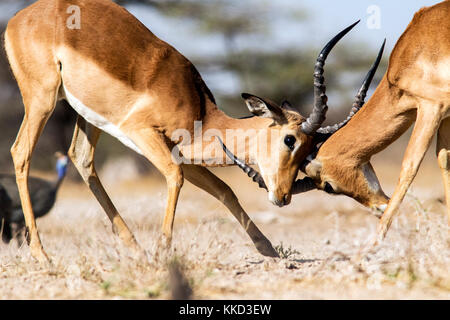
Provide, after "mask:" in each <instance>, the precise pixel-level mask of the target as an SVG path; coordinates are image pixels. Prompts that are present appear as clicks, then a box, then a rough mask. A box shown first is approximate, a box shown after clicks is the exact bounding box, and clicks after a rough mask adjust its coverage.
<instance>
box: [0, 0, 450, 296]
mask: <svg viewBox="0 0 450 320" xmlns="http://www.w3.org/2000/svg"><path fill="white" fill-rule="evenodd" d="M8 2H9V4H8ZM31 2H33V1H20V0H11V1H9V0H4V1H1V2H0V9H1V10H0V21H1V20H2V21H4V22H5V21H7V20H9V18H10V17H11V16H12V14H14V13H15V11H16V10H18V9H19V7H20V6H22V5H25V4H26V5H28V4H30V3H31ZM127 2H129V1H121V3H123V4H126V3H127ZM132 2H133V3H134V4H132V5H127V6H126V8H127V9H128V10H130V11H131V12H132V13H133V14H134V15H136V16H137V17H138V18H139V20H141V21H142V22H144V24H146V25H147V26H148V27H149V28H150V30H152V31H153V32H155V34H156V35H157V36H158V37H159V38H161V39H163V40H164V41H167V42H168V43H170V44H173V45H174V46H175V48H176V49H177V50H179V51H180V52H182V53H183V54H185V55H186V56H187V57H188V58H189V60H191V61H192V62H193V63H194V65H195V66H197V67H198V68H199V71H200V73H201V75H202V78H203V79H205V81H206V84H207V85H208V87H210V88H211V89H212V92H214V95H215V98H216V99H217V103H218V105H219V106H220V107H221V108H223V110H224V111H225V112H226V113H227V114H229V115H232V116H233V117H241V116H247V115H249V114H250V113H249V112H248V109H247V108H246V107H245V106H244V104H243V101H242V98H241V97H240V93H241V92H251V93H254V94H256V95H258V96H261V97H270V98H273V99H274V100H275V101H276V102H280V101H282V100H283V99H288V100H289V101H290V102H291V103H292V105H294V106H295V107H298V108H300V112H301V113H302V114H304V115H308V114H309V112H310V111H311V102H312V93H313V84H312V73H313V66H312V64H313V63H314V61H315V59H316V58H317V53H318V52H319V51H320V48H321V46H322V45H323V44H324V43H326V41H327V40H328V39H330V38H331V37H332V36H333V35H334V34H336V33H337V32H338V31H339V30H340V29H341V28H342V27H343V26H346V25H350V24H351V23H352V22H354V21H356V20H358V19H362V21H361V22H360V24H359V25H358V27H356V28H354V29H353V30H352V31H351V33H350V34H349V35H348V36H346V37H345V39H343V40H342V41H341V42H340V43H339V44H338V45H337V46H336V48H335V49H333V51H332V53H331V55H330V58H329V59H328V61H327V65H326V71H325V78H326V84H327V88H328V90H327V94H328V96H329V98H330V99H329V100H330V103H329V106H330V108H329V112H328V114H327V121H328V122H327V123H325V125H327V124H333V123H336V122H339V121H341V120H342V119H344V118H345V117H346V115H347V114H348V108H349V106H350V105H351V103H352V101H353V99H354V95H355V92H356V90H357V89H358V88H359V86H360V85H361V80H362V78H363V77H364V74H365V73H366V72H367V69H368V67H369V66H370V64H371V63H372V62H373V61H374V59H375V56H376V52H377V50H378V48H379V46H380V44H381V42H382V41H383V38H384V37H386V38H387V44H386V49H385V53H384V60H383V61H382V62H381V64H380V67H379V71H378V72H377V74H376V75H375V78H374V81H373V83H374V85H373V86H372V89H371V90H369V93H368V96H369V97H370V96H371V95H372V92H373V89H374V88H375V87H376V85H377V84H378V83H379V81H380V79H381V76H382V75H383V73H384V72H385V70H386V59H387V58H388V57H389V55H390V53H391V50H392V48H393V45H394V44H395V42H396V41H397V39H398V38H399V36H400V35H401V33H402V32H403V31H404V29H405V28H406V26H407V24H408V23H409V21H410V20H411V19H412V17H413V14H414V12H416V11H417V10H419V9H420V8H421V7H422V6H424V5H432V4H435V3H436V1H408V2H407V3H406V2H392V1H380V0H376V1H357V2H356V1H355V2H351V1H346V2H336V3H335V2H326V5H318V2H317V1H308V0H305V1H302V2H297V1H295V2H292V1H283V0H282V1H276V2H260V1H254V2H252V1H250V2H247V1H246V2H242V1H234V0H230V1H226V2H225V1H219V2H216V1H207V2H205V1H197V0H194V1H189V2H184V1H162V2H160V1H151V0H150V1H145V3H148V4H149V5H143V4H142V5H139V4H137V2H135V1H132ZM319 3H320V2H319ZM166 4H167V5H166ZM263 4H264V5H263ZM195 5H198V6H196V7H194V6H195ZM373 5H375V6H378V8H379V9H380V13H381V14H380V16H381V25H380V29H377V28H376V24H371V23H372V21H373V19H372V17H375V16H376V15H375V16H374V11H373V10H368V9H369V7H371V6H373ZM175 7H176V10H174V9H173V8H175ZM192 8H194V9H192ZM369 11H370V12H369ZM250 12H251V13H252V16H251V19H249V13H250ZM305 13H306V14H307V16H308V18H307V19H306V20H305ZM229 22H232V23H229ZM369 25H370V28H369ZM374 27H375V28H374ZM0 51H1V50H0ZM0 83H1V85H0V110H1V112H0V127H1V129H2V139H0V154H1V156H0V163H1V169H0V170H2V171H6V172H10V173H13V165H12V160H11V156H10V153H9V148H10V146H11V145H12V143H13V142H14V139H15V135H16V133H17V129H18V128H19V126H20V123H21V121H22V117H23V106H22V105H21V98H20V94H19V91H18V90H17V88H15V87H14V83H15V82H14V80H13V79H12V78H11V75H10V72H8V67H7V65H5V64H4V60H2V59H0ZM68 114H70V115H71V116H70V117H68V116H67V115H68ZM74 123H75V118H74V117H73V111H72V108H70V107H69V106H67V105H66V106H64V105H63V106H61V105H58V106H57V107H56V108H55V113H54V114H53V115H52V117H51V118H50V120H49V122H48V124H47V126H46V128H45V129H44V132H43V134H42V137H41V139H40V140H39V143H38V145H37V146H36V150H35V152H34V156H33V162H32V167H31V171H32V175H37V176H43V177H44V178H46V179H52V178H53V159H52V155H53V153H54V151H56V150H61V149H62V150H68V147H69V144H70V141H71V140H70V138H71V136H72V133H73V125H74ZM404 136H405V138H403V137H402V138H400V139H399V140H397V141H396V142H395V143H393V144H392V145H391V146H390V147H388V148H387V149H386V150H385V151H383V152H381V153H380V154H378V155H375V156H374V157H373V158H372V160H371V163H372V165H373V167H374V169H375V170H376V173H377V175H378V177H379V179H380V181H381V183H382V186H383V190H384V191H385V192H386V194H388V195H390V194H392V192H393V189H394V187H395V184H396V182H397V177H398V172H399V169H400V165H401V157H402V155H403V151H404V149H405V144H406V143H407V140H408V138H409V135H408V134H405V135H404ZM96 167H97V169H98V172H99V173H98V174H99V176H100V178H101V180H102V182H103V183H104V186H105V188H106V189H107V191H108V194H109V195H110V196H111V198H112V199H114V204H115V205H116V208H117V209H118V211H120V212H121V214H122V216H123V217H124V218H125V220H126V222H127V224H128V225H129V227H130V229H131V230H133V232H134V234H135V236H136V239H137V241H138V242H139V243H140V245H141V246H142V247H144V248H146V249H148V251H149V253H150V257H152V264H151V265H145V264H143V260H142V259H138V258H135V257H133V256H131V257H130V254H129V251H128V250H126V249H125V248H124V247H123V244H122V243H121V241H119V240H118V239H117V238H116V237H114V236H113V234H112V233H111V231H110V225H111V224H110V222H109V220H108V218H107V216H106V215H105V214H104V213H103V210H102V208H101V207H100V206H99V205H98V204H97V201H96V200H95V198H94V197H92V194H91V193H90V191H89V189H88V188H86V186H85V185H84V183H83V182H82V181H81V180H80V179H79V178H78V177H79V174H78V172H77V171H76V169H75V167H74V166H72V165H71V166H70V167H69V171H68V180H67V181H65V184H64V185H63V186H62V188H61V190H60V194H59V198H58V201H57V203H56V205H55V208H54V209H53V210H52V212H50V214H49V215H48V216H46V217H45V218H41V219H40V220H38V221H37V224H38V227H39V230H40V231H41V237H42V241H43V244H44V246H45V248H46V249H47V250H48V253H49V254H50V255H51V257H52V258H53V262H54V263H53V266H51V268H46V267H41V266H39V265H37V264H35V263H33V261H32V259H30V257H29V250H28V248H27V246H26V245H23V246H18V245H17V244H16V243H14V242H13V243H11V244H10V245H9V246H5V245H2V244H0V270H1V271H0V272H1V274H2V276H1V277H0V288H1V289H0V296H1V298H14V297H17V298H36V297H40V298H45V297H47V298H55V297H66V298H78V299H79V298H89V297H90V298H111V297H126V298H133V297H138V298H148V297H159V298H165V297H170V290H168V283H167V277H166V275H167V273H166V270H167V265H166V263H167V261H168V260H167V258H168V257H173V256H176V257H177V261H178V262H180V263H182V264H183V266H184V267H183V271H184V272H185V274H186V276H187V277H188V279H189V281H188V283H190V284H191V286H192V289H193V294H194V297H205V298H214V297H215V298H244V297H247V298H271V297H272V298H314V297H315V298H318V297H322V298H352V297H353V298H354V297H358V298H416V297H422V298H430V297H433V298H440V297H443V298H445V297H448V291H447V289H446V288H448V279H449V274H448V261H449V260H448V259H449V253H448V245H447V242H446V241H447V237H448V233H447V230H448V229H447V227H446V211H445V210H446V208H445V204H443V203H442V201H445V200H444V198H443V195H444V193H443V190H442V183H441V181H440V180H439V174H440V173H439V168H438V167H437V166H436V157H435V155H434V150H431V151H430V152H429V153H428V154H427V156H426V158H425V160H424V162H423V163H422V165H421V170H419V172H418V175H417V176H416V178H415V180H414V182H413V185H412V188H411V189H410V192H409V193H408V194H407V197H406V198H405V200H404V201H403V204H402V206H401V208H400V211H401V214H400V215H399V216H398V218H397V219H395V220H394V223H393V225H392V228H391V232H389V233H388V238H389V239H388V241H386V242H384V243H383V244H382V245H381V248H380V250H379V251H377V253H376V254H375V255H373V256H371V259H370V261H364V262H363V264H362V265H361V269H358V267H357V266H354V265H353V264H352V263H351V261H350V260H348V259H347V255H349V256H352V255H353V254H354V253H355V252H356V251H358V250H359V247H360V245H361V243H363V242H365V241H366V240H367V239H368V238H369V237H371V236H372V235H373V234H374V232H375V229H374V228H375V226H376V224H377V222H378V219H376V218H375V217H373V216H371V215H368V214H365V213H364V212H365V211H366V210H365V208H364V207H363V206H361V205H358V203H357V202H356V201H353V200H352V199H350V198H348V197H345V196H333V197H331V196H329V195H327V194H326V193H324V192H322V191H320V192H319V191H312V192H309V193H307V194H304V195H298V196H294V197H293V198H292V203H291V205H289V206H285V207H283V208H281V209H280V208H277V207H275V206H273V205H272V204H271V203H270V202H269V201H267V193H266V191H264V190H258V189H257V188H255V186H254V184H253V183H252V182H251V181H250V179H247V178H246V177H242V173H241V172H240V170H239V169H238V168H223V169H222V168H217V169H213V170H212V171H213V173H214V174H215V175H217V176H218V177H220V179H221V180H223V181H224V182H226V183H227V184H228V185H230V187H231V188H232V189H233V190H234V191H235V192H236V194H237V195H238V197H239V201H240V203H241V204H242V207H244V208H246V210H247V212H248V214H249V215H250V216H251V217H252V219H253V220H254V221H255V223H256V224H257V225H258V226H259V227H261V230H263V231H264V233H265V234H266V235H267V236H268V238H270V239H271V240H272V241H273V242H274V243H273V244H274V245H275V248H276V250H277V252H278V253H279V254H280V256H281V257H284V258H283V259H276V260H274V261H272V260H270V259H269V260H263V259H262V257H261V256H260V255H259V253H258V252H257V251H256V250H255V249H254V246H253V244H252V243H251V242H249V241H248V238H247V235H246V234H245V233H244V232H242V229H241V228H240V226H239V223H238V222H237V221H235V219H234V217H232V216H231V215H229V212H228V209H227V208H226V207H225V206H222V204H221V203H219V202H218V201H217V200H216V199H214V198H212V197H210V196H209V195H208V194H207V193H204V192H199V191H198V189H197V188H196V187H194V186H192V185H191V184H190V183H185V184H184V187H183V191H182V192H181V194H180V201H181V202H180V203H181V205H180V206H178V209H177V217H176V222H175V223H176V232H175V233H174V235H173V240H172V241H173V243H174V246H173V248H172V249H170V250H169V251H168V253H169V254H168V253H167V252H165V251H161V250H159V249H158V248H160V247H161V246H160V244H159V243H158V239H159V236H160V226H161V222H162V214H161V213H162V212H164V208H165V205H166V200H165V195H166V192H165V180H164V177H162V176H161V175H160V174H159V173H158V172H157V171H155V170H153V168H152V167H151V166H150V165H148V161H147V160H146V159H144V158H143V157H141V156H140V155H138V154H136V153H134V152H133V151H129V149H127V148H126V147H125V146H123V145H122V144H121V143H120V142H116V139H114V138H112V137H110V136H109V135H102V136H101V137H100V139H99V142H98V147H97V149H96ZM436 179H437V180H436Z"/></svg>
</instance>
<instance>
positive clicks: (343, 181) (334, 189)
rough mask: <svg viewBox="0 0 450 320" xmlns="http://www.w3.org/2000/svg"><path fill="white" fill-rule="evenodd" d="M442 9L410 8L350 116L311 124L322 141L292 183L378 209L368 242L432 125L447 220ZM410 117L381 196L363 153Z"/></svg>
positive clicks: (387, 140)
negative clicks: (391, 183)
mask: <svg viewBox="0 0 450 320" xmlns="http://www.w3.org/2000/svg"><path fill="white" fill-rule="evenodd" d="M449 17H450V1H448V0H447V1H444V2H441V3H439V4H436V5H434V6H432V7H428V8H423V9H421V10H420V11H418V12H417V13H416V14H415V16H414V18H413V20H412V21H411V23H410V24H409V26H408V28H407V29H406V31H405V32H404V33H403V35H402V36H401V37H400V39H399V40H398V42H397V44H396V45H395V47H394V50H393V51H392V54H391V56H390V60H389V67H388V70H387V72H386V74H385V75H384V77H383V79H382V80H381V82H380V84H379V85H378V87H377V89H376V91H375V92H374V94H373V96H372V97H371V98H370V100H369V101H368V102H367V103H366V104H365V105H364V107H363V108H361V106H362V104H361V105H358V103H356V104H355V105H354V107H353V109H352V111H351V114H350V117H349V118H351V121H348V120H346V121H344V122H343V123H341V124H339V125H336V126H333V127H328V128H322V129H321V130H318V133H322V134H324V136H323V138H322V139H320V140H322V141H324V140H326V141H325V142H324V143H323V145H321V146H320V148H319V150H318V151H316V152H314V153H313V154H312V155H311V156H310V157H308V159H307V161H305V162H304V163H303V164H302V166H301V169H303V170H304V172H306V174H307V175H308V177H306V178H305V179H302V180H297V181H296V183H295V184H294V186H293V190H292V192H293V193H300V192H304V191H307V190H311V189H314V188H319V189H322V190H326V191H327V192H331V193H340V194H346V195H348V196H350V197H352V198H354V199H355V200H357V201H359V202H360V203H362V204H363V205H365V206H368V207H371V208H377V209H380V211H384V213H383V215H382V216H381V220H380V223H379V226H378V231H377V237H376V239H375V241H374V242H373V245H375V244H376V243H377V242H378V241H381V240H382V239H383V238H384V237H385V235H386V232H387V230H388V229H389V226H390V224H391V222H392V219H393V216H394V214H395V213H396V211H397V209H398V207H399V205H400V203H401V201H402V200H403V198H404V196H405V194H406V191H407V190H408V187H409V185H410V184H411V182H412V181H413V179H414V177H415V175H416V173H417V170H418V168H419V165H420V163H421V161H422V159H423V157H424V155H425V152H426V151H427V149H428V147H429V145H430V143H431V140H432V138H433V136H434V135H435V134H436V133H437V147H436V155H437V158H438V163H439V166H440V168H441V171H442V176H443V180H444V187H445V195H446V201H447V211H448V218H449V223H450V176H449V168H450V117H449V114H448V110H449V106H450V85H449V84H450V19H449ZM359 109H361V110H360V111H359V112H358V110H359ZM356 112H358V113H357V114H355V113H356ZM353 115H354V116H353ZM414 121H415V122H416V123H415V125H414V130H413V133H412V136H411V138H410V140H409V144H408V147H407V149H406V152H405V155H404V159H403V162H402V169H401V172H400V178H399V181H398V184H397V187H396V189H395V191H394V194H393V196H392V199H391V200H390V201H389V198H388V197H386V195H385V194H384V193H383V191H382V190H381V187H380V185H379V182H378V179H377V177H376V175H375V172H374V171H373V168H372V165H371V164H370V162H369V161H370V158H371V157H372V155H374V154H376V153H378V152H380V151H382V150H383V149H385V148H386V147H387V146H388V145H390V144H391V143H392V142H394V141H395V140H396V139H397V138H399V137H400V136H401V135H402V134H403V133H404V132H405V131H406V130H407V129H408V128H409V127H410V126H411V125H412V123H413V122H414ZM347 122H348V123H347ZM388 203H389V204H388Z"/></svg>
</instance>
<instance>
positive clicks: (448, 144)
mask: <svg viewBox="0 0 450 320" xmlns="http://www.w3.org/2000/svg"><path fill="white" fill-rule="evenodd" d="M436 155H437V158H438V163H439V167H440V168H441V173H442V180H443V182H444V190H445V200H446V204H447V218H448V224H449V225H450V172H449V170H450V118H446V119H444V120H442V122H441V125H440V126H439V131H438V135H437V144H436Z"/></svg>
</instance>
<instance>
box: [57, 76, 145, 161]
mask: <svg viewBox="0 0 450 320" xmlns="http://www.w3.org/2000/svg"><path fill="white" fill-rule="evenodd" d="M62 88H63V91H64V96H65V98H66V100H67V102H68V103H69V104H70V105H71V106H72V108H74V110H75V111H76V112H77V113H78V114H79V115H80V116H82V117H83V118H84V119H85V120H86V121H87V122H89V123H90V124H92V125H94V126H96V127H97V128H99V129H101V130H103V131H105V132H106V133H108V134H110V135H112V136H113V137H115V138H117V139H118V140H119V141H120V142H122V143H123V144H124V145H126V146H127V147H128V148H130V149H132V150H134V151H136V152H137V153H139V154H142V151H141V150H140V149H139V148H138V146H136V144H135V143H134V142H133V141H131V139H130V138H128V137H127V136H126V135H125V134H124V133H123V132H122V131H121V130H120V129H119V128H118V127H117V126H116V125H114V124H112V123H111V122H109V121H108V120H106V119H105V118H104V117H102V116H101V115H99V114H97V113H96V112H94V111H92V110H91V109H90V108H88V107H86V106H85V105H84V104H83V102H81V101H80V100H78V99H77V98H76V97H75V96H74V95H73V94H71V93H70V92H69V91H68V90H67V89H66V88H65V87H64V85H63V86H62Z"/></svg>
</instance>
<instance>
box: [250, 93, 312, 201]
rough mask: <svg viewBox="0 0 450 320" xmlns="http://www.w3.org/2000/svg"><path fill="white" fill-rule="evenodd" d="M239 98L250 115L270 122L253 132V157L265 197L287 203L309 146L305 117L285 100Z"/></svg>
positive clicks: (310, 140)
mask: <svg viewBox="0 0 450 320" xmlns="http://www.w3.org/2000/svg"><path fill="white" fill-rule="evenodd" d="M242 97H243V98H244V100H245V103H246V105H247V107H248V109H249V110H250V112H251V113H252V114H253V115H255V116H258V117H263V118H270V119H271V120H272V121H273V122H272V123H271V124H270V125H269V127H268V128H267V130H259V132H258V134H257V135H258V137H257V143H258V146H257V151H256V153H255V158H256V162H257V163H258V166H259V169H260V170H261V173H262V178H263V181H264V182H265V183H264V186H266V188H267V190H268V191H269V200H270V201H271V202H272V203H273V204H275V205H277V206H280V207H281V206H284V205H287V204H289V203H290V200H291V192H290V190H291V187H292V183H293V182H294V180H295V178H296V176H297V172H298V167H299V164H300V163H301V161H302V160H303V159H305V157H306V156H307V155H308V153H309V152H310V150H311V147H312V141H313V136H312V135H308V134H306V133H305V132H303V130H302V123H304V122H305V121H306V118H305V117H303V116H302V115H300V113H298V111H296V110H295V109H294V108H292V107H291V105H290V104H289V103H288V102H286V101H285V102H283V103H282V104H281V105H278V104H276V103H274V102H272V101H270V100H267V99H263V98H259V97H257V96H254V95H251V94H248V93H243V94H242ZM244 168H245V167H244Z"/></svg>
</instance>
